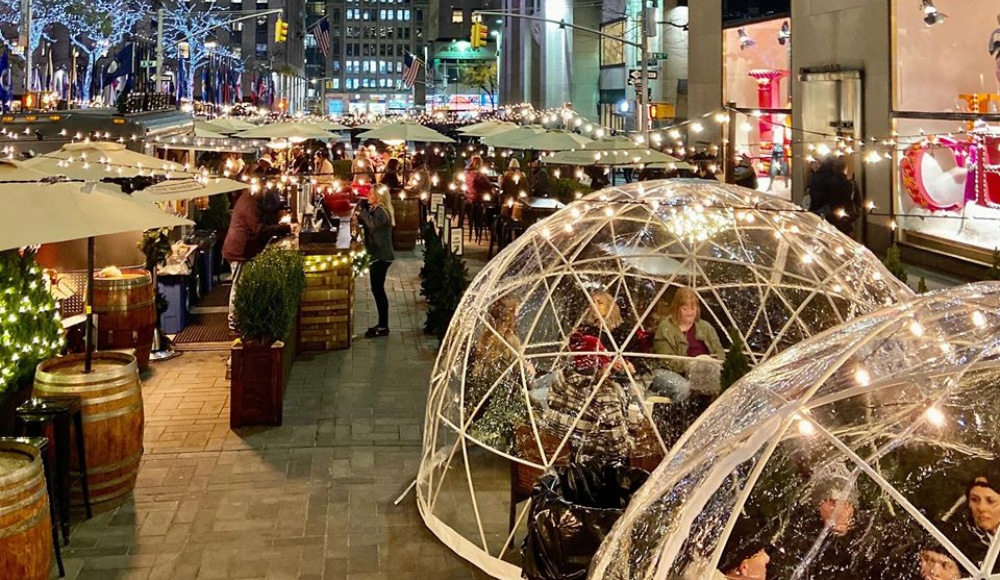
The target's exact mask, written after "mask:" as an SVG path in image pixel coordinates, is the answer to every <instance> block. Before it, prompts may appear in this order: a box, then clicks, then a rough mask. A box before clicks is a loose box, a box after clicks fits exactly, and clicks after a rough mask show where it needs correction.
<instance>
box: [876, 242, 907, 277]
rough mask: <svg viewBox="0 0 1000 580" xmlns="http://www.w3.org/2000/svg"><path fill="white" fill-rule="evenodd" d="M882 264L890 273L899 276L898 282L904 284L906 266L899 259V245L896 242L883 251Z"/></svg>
mask: <svg viewBox="0 0 1000 580" xmlns="http://www.w3.org/2000/svg"><path fill="white" fill-rule="evenodd" d="M882 265H884V266H885V268H886V269H887V270H889V273H890V274H892V275H893V276H895V277H896V278H899V281H900V282H902V283H903V284H906V280H907V278H909V276H908V275H907V273H906V266H904V265H903V262H902V260H900V259H899V246H897V245H896V244H893V245H891V246H889V249H888V250H886V252H885V259H883V260H882Z"/></svg>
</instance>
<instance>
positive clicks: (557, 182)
mask: <svg viewBox="0 0 1000 580" xmlns="http://www.w3.org/2000/svg"><path fill="white" fill-rule="evenodd" d="M591 191H592V190H591V189H590V188H589V187H587V186H586V185H584V184H582V183H580V182H579V181H577V180H575V179H570V178H568V177H560V178H559V179H555V178H553V177H549V192H550V193H549V195H550V196H552V197H554V198H556V199H558V200H559V201H561V202H562V203H566V204H569V203H572V202H573V201H575V200H576V194H577V193H581V194H583V195H587V194H588V193H590V192H591Z"/></svg>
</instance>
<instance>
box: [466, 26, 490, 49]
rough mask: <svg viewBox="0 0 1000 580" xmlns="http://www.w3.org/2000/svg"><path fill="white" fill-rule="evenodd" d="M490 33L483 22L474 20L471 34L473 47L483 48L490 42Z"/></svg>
mask: <svg viewBox="0 0 1000 580" xmlns="http://www.w3.org/2000/svg"><path fill="white" fill-rule="evenodd" d="M489 34H490V31H489V29H488V28H486V25H485V24H483V23H482V22H473V23H472V32H471V34H470V36H471V38H470V40H471V41H472V49H473V50H475V49H477V48H482V47H484V46H486V44H487V43H488V42H489Z"/></svg>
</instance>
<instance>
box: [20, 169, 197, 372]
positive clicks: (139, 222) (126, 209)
mask: <svg viewBox="0 0 1000 580" xmlns="http://www.w3.org/2000/svg"><path fill="white" fill-rule="evenodd" d="M51 177H52V176H50V175H47V174H45V173H43V172H40V171H36V170H33V169H31V168H29V167H26V166H25V165H24V164H21V163H17V162H14V161H0V204H2V205H3V208H4V227H3V228H0V250H9V249H11V248H19V247H22V246H28V245H35V244H46V243H53V242H63V241H67V240H75V239H80V238H87V296H86V304H87V306H88V307H87V308H86V312H87V326H86V353H87V356H86V359H85V362H84V372H90V368H91V350H92V347H93V337H92V336H91V327H92V326H93V324H92V322H93V315H92V313H91V309H90V308H89V306H90V305H91V304H92V303H93V287H94V284H93V275H94V237H95V236H101V235H107V234H117V233H122V232H130V231H136V230H148V229H152V228H160V227H173V226H180V225H192V224H193V222H191V221H189V220H186V219H183V218H180V217H176V216H173V215H170V214H168V213H166V212H163V211H161V210H159V209H158V208H157V207H156V206H154V205H153V204H150V203H145V202H142V201H139V200H136V199H132V198H130V197H129V196H127V195H124V194H121V193H111V192H110V191H108V190H106V189H103V188H97V187H93V186H91V185H87V184H85V183H83V182H70V181H44V180H46V179H51ZM5 182H6V183H5ZM12 182H13V183H12Z"/></svg>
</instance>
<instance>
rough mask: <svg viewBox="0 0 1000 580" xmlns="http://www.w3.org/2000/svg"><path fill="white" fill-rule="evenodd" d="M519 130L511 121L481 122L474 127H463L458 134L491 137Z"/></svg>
mask: <svg viewBox="0 0 1000 580" xmlns="http://www.w3.org/2000/svg"><path fill="white" fill-rule="evenodd" d="M517 128H518V125H517V124H515V123H511V122H510V121H481V122H479V123H476V124H474V125H468V126H466V127H462V128H461V129H459V130H458V132H459V133H461V134H463V135H466V136H468V137H489V136H491V135H499V134H500V133H506V132H508V131H513V130H515V129H517Z"/></svg>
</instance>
